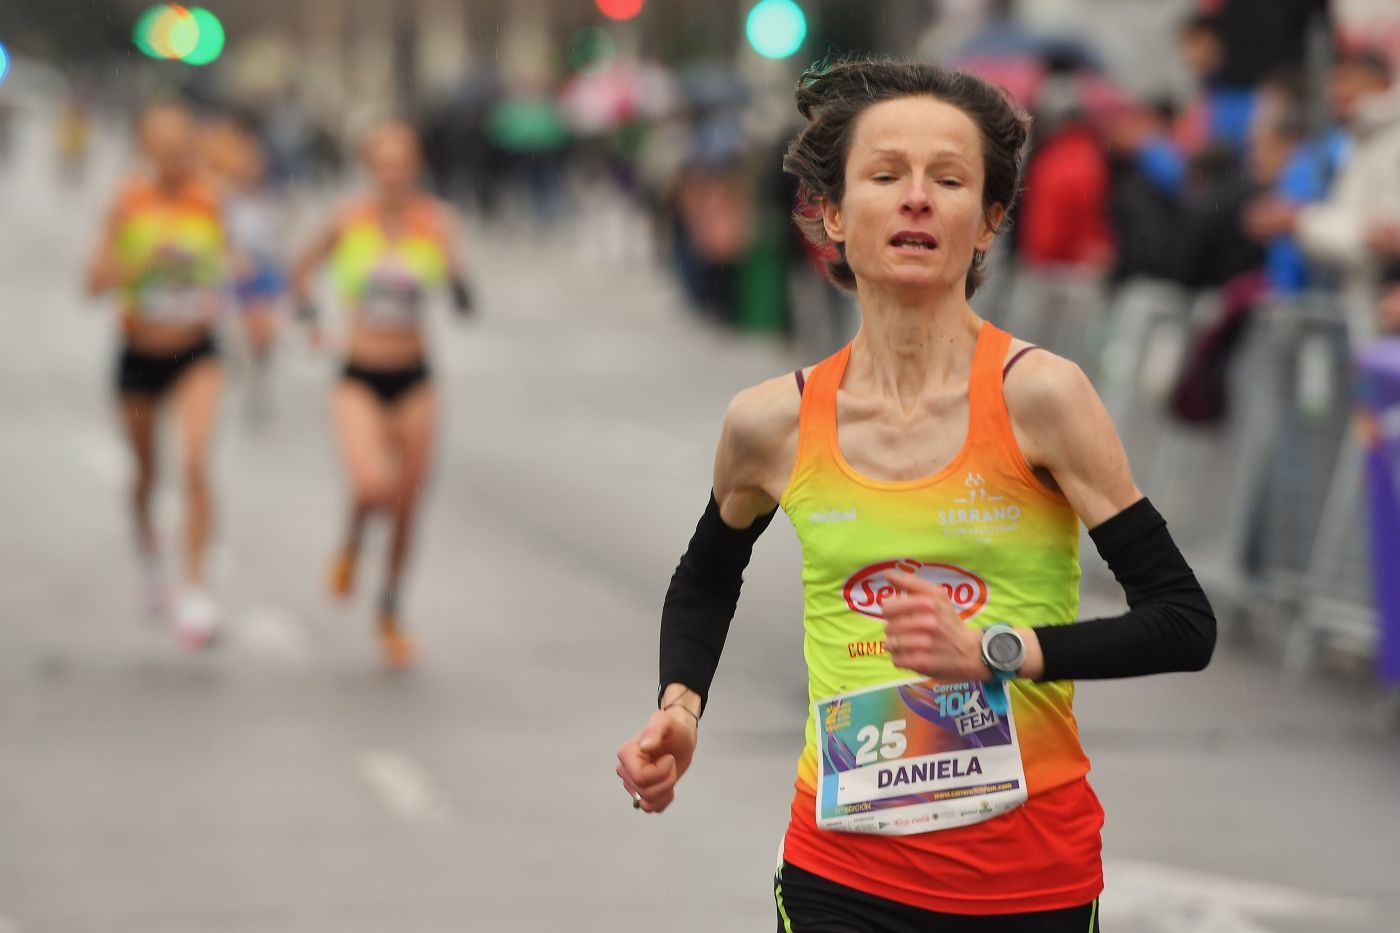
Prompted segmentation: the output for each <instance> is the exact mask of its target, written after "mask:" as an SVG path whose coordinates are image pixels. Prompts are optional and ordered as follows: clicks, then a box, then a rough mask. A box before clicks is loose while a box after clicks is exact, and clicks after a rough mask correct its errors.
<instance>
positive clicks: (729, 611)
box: [660, 492, 778, 712]
mask: <svg viewBox="0 0 1400 933" xmlns="http://www.w3.org/2000/svg"><path fill="white" fill-rule="evenodd" d="M777 511H778V510H777V509H774V510H773V511H772V512H769V513H768V514H766V515H761V516H759V517H758V518H756V519H755V520H754V522H753V524H752V525H750V526H749V527H747V528H744V529H734V528H730V527H729V526H728V525H726V524H725V523H724V519H722V518H721V517H720V514H719V503H718V502H716V501H715V496H714V493H713V492H711V493H710V504H709V505H707V506H706V507H705V514H704V515H702V516H700V523H699V524H697V525H696V526H695V534H694V536H693V537H691V539H690V546H689V547H688V548H686V551H685V554H683V555H682V556H681V562H680V564H679V565H678V566H677V567H676V572H675V573H674V574H672V576H671V586H670V588H669V589H667V590H666V602H665V604H664V606H663V607H662V609H661V687H660V689H661V690H662V691H665V689H666V687H667V685H668V684H685V685H686V686H687V687H689V688H690V689H691V690H694V691H695V692H696V693H698V694H700V709H701V711H702V712H703V710H704V708H705V704H706V703H707V702H708V701H709V698H710V682H711V681H712V680H714V677H715V670H716V669H717V668H718V667H719V656H720V652H721V651H723V650H724V639H725V638H726V636H728V634H729V623H730V622H731V621H732V620H733V619H734V609H735V607H736V606H737V605H738V604H739V588H740V586H741V585H742V584H743V575H744V568H745V567H747V566H748V565H749V558H750V557H751V556H752V555H753V545H754V542H755V541H757V540H758V536H759V535H761V534H763V530H764V529H765V528H767V527H768V524H769V522H771V521H772V520H773V516H774V514H776V513H777Z"/></svg>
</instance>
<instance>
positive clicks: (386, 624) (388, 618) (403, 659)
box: [379, 613, 417, 671]
mask: <svg viewBox="0 0 1400 933" xmlns="http://www.w3.org/2000/svg"><path fill="white" fill-rule="evenodd" d="M379 653H380V655H381V656H382V657H383V658H384V665H385V667H387V668H389V670H391V671H406V670H408V669H409V668H411V667H413V663H414V661H415V659H416V657H417V653H416V652H415V651H414V648H413V639H412V638H410V637H409V636H408V633H407V632H405V631H404V630H403V629H402V628H400V627H399V620H398V617H397V616H394V615H392V614H388V613H386V614H383V615H381V616H380V617H379Z"/></svg>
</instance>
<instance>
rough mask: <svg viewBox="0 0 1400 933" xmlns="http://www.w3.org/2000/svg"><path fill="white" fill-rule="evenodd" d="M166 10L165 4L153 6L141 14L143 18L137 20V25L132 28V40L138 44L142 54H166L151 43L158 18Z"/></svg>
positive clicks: (152, 56)
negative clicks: (158, 50)
mask: <svg viewBox="0 0 1400 933" xmlns="http://www.w3.org/2000/svg"><path fill="white" fill-rule="evenodd" d="M164 12H165V7H163V6H153V7H151V8H150V9H149V10H147V11H146V12H144V13H142V14H141V18H140V19H138V20H137V21H136V25H135V26H133V27H132V28H131V41H132V42H134V43H135V44H136V48H137V49H139V50H140V51H141V54H142V55H145V56H147V57H149V58H164V57H165V56H164V55H162V54H160V53H159V52H157V51H156V47H155V46H154V45H151V34H152V33H153V32H154V31H155V27H156V20H157V19H159V18H160V16H161V14H162V13H164Z"/></svg>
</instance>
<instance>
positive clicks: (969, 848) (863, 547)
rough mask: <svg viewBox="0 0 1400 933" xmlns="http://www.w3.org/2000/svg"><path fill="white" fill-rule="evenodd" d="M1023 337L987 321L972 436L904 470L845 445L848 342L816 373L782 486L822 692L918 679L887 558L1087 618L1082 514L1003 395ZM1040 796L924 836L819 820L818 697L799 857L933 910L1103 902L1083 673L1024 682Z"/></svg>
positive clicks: (793, 835)
mask: <svg viewBox="0 0 1400 933" xmlns="http://www.w3.org/2000/svg"><path fill="white" fill-rule="evenodd" d="M1010 343H1011V336H1010V334H1007V333H1006V332H1005V331H1002V330H999V329H998V328H996V327H994V326H992V325H991V324H983V325H982V328H981V331H980V334H979V336H978V340H977V347H976V351H975V354H974V358H973V365H972V371H971V377H970V381H969V385H968V407H969V415H968V431H967V437H966V440H965V441H964V444H963V447H962V449H961V450H960V451H959V453H958V454H957V455H956V456H955V457H954V458H953V460H952V461H951V462H950V463H949V464H948V465H947V466H946V467H944V468H943V469H942V470H940V471H939V472H938V473H936V474H934V475H932V476H928V477H925V478H922V479H916V480H910V481H905V482H885V481H880V480H876V479H872V478H870V477H867V476H863V475H862V474H860V473H859V472H857V471H856V470H855V469H854V468H853V467H852V466H851V465H850V464H849V463H848V462H847V461H846V459H845V457H844V456H842V453H841V447H840V442H839V437H838V433H837V415H836V412H837V404H836V399H837V393H838V391H839V389H840V386H841V382H842V378H843V376H844V374H845V370H846V365H847V362H848V360H849V358H850V352H851V348H850V347H849V346H848V347H846V348H845V349H843V350H841V351H840V352H838V353H836V354H835V355H834V356H832V357H830V358H829V359H827V360H825V361H823V362H822V363H820V364H818V365H817V366H816V367H815V368H814V369H813V370H812V373H811V375H810V377H809V378H808V379H807V381H806V385H805V388H804V391H803V397H802V405H801V415H800V420H799V429H798V446H797V457H796V462H795V464H794V467H793V472H792V474H791V477H790V479H789V482H788V486H787V489H786V491H785V493H784V495H783V499H782V502H781V505H782V508H783V510H784V512H786V513H787V515H788V517H789V518H790V519H791V521H792V523H793V527H794V528H795V529H796V531H797V536H798V538H799V540H800V541H801V544H802V555H803V571H802V585H803V602H804V618H803V628H804V642H803V645H804V653H805V655H806V661H807V668H808V692H809V698H810V700H811V701H812V702H813V703H815V702H817V701H819V700H823V699H825V698H829V697H832V696H835V695H838V694H844V693H848V692H850V691H853V690H860V689H862V688H868V687H876V686H880V685H884V684H891V683H896V682H899V681H907V680H908V679H909V678H910V677H911V676H914V675H913V674H912V672H910V671H902V670H899V669H897V668H896V667H895V666H894V665H893V663H891V661H890V659H889V656H888V655H887V654H886V653H885V643H884V625H883V621H882V617H881V604H882V602H883V601H884V600H885V599H886V598H888V597H889V596H890V595H892V594H893V593H894V589H893V587H892V586H891V585H890V584H889V583H888V582H887V581H886V579H885V577H884V573H885V572H886V571H887V570H889V569H891V568H898V569H901V570H904V571H906V572H909V571H912V572H915V573H917V574H918V575H919V576H922V577H924V578H926V579H929V580H931V581H933V582H935V583H937V584H940V585H941V586H942V587H943V588H944V591H945V592H946V593H947V594H948V596H949V597H950V598H951V599H952V601H953V603H954V605H955V606H956V607H957V609H958V611H959V613H960V614H961V616H962V617H963V619H965V620H966V621H967V623H968V624H969V625H974V626H977V627H979V628H983V627H986V626H988V625H991V624H992V623H995V622H1005V623H1008V624H1011V625H1024V626H1040V625H1046V624H1066V623H1070V622H1073V621H1074V620H1075V618H1076V615H1077V612H1078V607H1079V577H1080V570H1079V519H1078V516H1077V515H1076V514H1075V512H1074V510H1073V509H1072V508H1071V507H1070V505H1069V503H1068V502H1067V501H1066V500H1065V498H1064V497H1063V496H1061V495H1059V494H1058V493H1055V492H1053V491H1051V490H1049V489H1048V488H1046V487H1045V486H1044V484H1042V483H1041V482H1040V481H1039V480H1037V479H1036V477H1035V475H1034V474H1033V472H1032V470H1031V468H1030V466H1029V464H1027V462H1026V460H1025V458H1024V457H1023V455H1022V454H1021V451H1020V448H1019V446H1018V445H1017V443H1016V439H1015V436H1014V434H1013V433H1012V429H1011V418H1010V414H1009V412H1008V411H1007V407H1006V403H1005V401H1004V399H1003V397H1002V375H1003V371H1002V367H1003V365H1004V362H1005V357H1006V353H1007V350H1008V348H1009V347H1010ZM1009 686H1010V702H1011V707H1012V713H1013V714H1014V717H1015V721H1016V724H1017V733H1018V737H1019V742H1020V746H1021V758H1022V763H1023V766H1024V770H1025V781H1026V789H1027V792H1028V794H1029V798H1028V800H1027V801H1026V803H1025V804H1023V805H1022V806H1020V807H1018V808H1017V809H1014V810H1012V811H1010V812H1009V813H1006V814H1004V815H1001V816H998V817H995V818H993V819H989V820H987V821H985V822H980V823H976V824H974V825H970V826H960V827H956V828H950V829H943V830H939V831H934V832H926V833H921V834H917V835H907V836H871V835H862V834H857V833H846V832H833V831H826V830H821V829H818V828H817V823H816V797H815V794H816V788H817V774H818V772H817V769H818V766H819V762H820V759H819V757H818V755H819V750H818V745H817V741H818V733H817V723H816V722H815V720H814V718H813V716H812V714H811V713H810V712H809V715H808V720H807V731H806V743H805V747H804V749H803V752H802V756H801V758H800V760H799V763H798V769H797V782H796V784H797V793H796V796H795V798H794V801H793V807H792V819H791V824H790V826H789V829H788V833H787V836H786V839H785V841H784V858H786V859H787V860H788V861H790V862H792V863H793V864H795V865H798V866H799V867H802V868H804V869H806V870H808V871H812V872H815V873H817V874H820V875H823V876H824V877H827V878H829V879H831V880H833V881H836V882H838V883H841V884H845V885H847V886H849V887H853V888H856V889H858V890H863V891H866V892H867V893H870V894H874V895H876V896H879V897H884V898H888V899H891V900H895V901H899V902H902V903H906V904H911V905H914V906H917V907H921V908H923V909H926V910H936V911H944V912H950V913H971V914H995V913H1016V912H1024V911H1034V910H1050V909H1058V908H1063V907H1069V906H1075V905H1080V904H1085V903H1088V902H1089V901H1091V900H1093V899H1094V898H1095V897H1097V896H1098V894H1099V892H1100V890H1101V888H1102V870H1101V866H1100V856H1099V852H1100V829H1101V826H1102V809H1101V808H1100V807H1099V804H1098V801H1097V798H1096V797H1095V796H1094V794H1093V791H1092V790H1091V789H1090V788H1089V785H1088V782H1087V780H1086V775H1087V773H1088V771H1089V760H1088V758H1087V757H1086V756H1085V754H1084V751H1083V749H1082V748H1081V746H1080V743H1079V734H1078V728H1077V725H1076V722H1075V718H1074V712H1073V699H1074V685H1073V683H1071V682H1059V683H1032V682H1030V681H1022V680H1018V681H1013V682H1012V683H1011V684H1010V685H1009Z"/></svg>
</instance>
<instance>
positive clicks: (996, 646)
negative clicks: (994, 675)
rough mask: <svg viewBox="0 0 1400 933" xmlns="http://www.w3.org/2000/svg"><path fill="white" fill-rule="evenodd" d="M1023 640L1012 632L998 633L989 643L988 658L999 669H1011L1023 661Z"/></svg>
mask: <svg viewBox="0 0 1400 933" xmlns="http://www.w3.org/2000/svg"><path fill="white" fill-rule="evenodd" d="M1022 650H1023V649H1022V646H1021V639H1020V638H1018V637H1017V636H1016V635H1015V634H1013V633H1012V632H998V633H997V634H995V635H993V636H992V637H991V638H990V639H989V640H988V642H987V657H988V659H989V660H991V662H992V664H993V665H995V666H997V667H1002V668H1006V667H1010V666H1011V665H1014V664H1015V663H1016V662H1017V661H1019V660H1021V651H1022Z"/></svg>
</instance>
